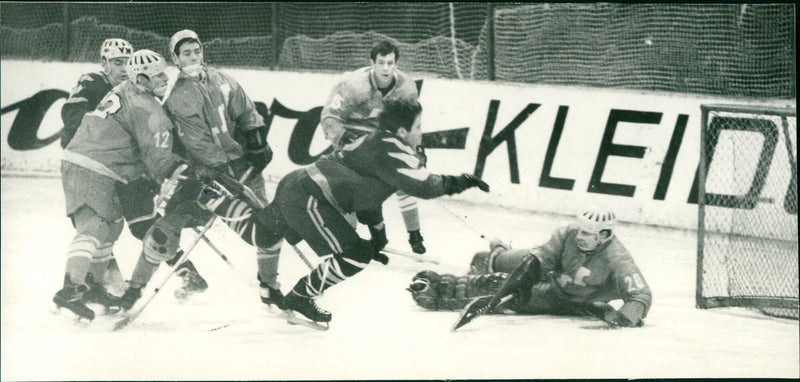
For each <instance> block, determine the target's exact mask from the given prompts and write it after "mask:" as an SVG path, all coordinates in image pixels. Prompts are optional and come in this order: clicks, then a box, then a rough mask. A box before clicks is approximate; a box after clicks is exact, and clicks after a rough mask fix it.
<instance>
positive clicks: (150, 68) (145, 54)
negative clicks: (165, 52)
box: [125, 49, 167, 82]
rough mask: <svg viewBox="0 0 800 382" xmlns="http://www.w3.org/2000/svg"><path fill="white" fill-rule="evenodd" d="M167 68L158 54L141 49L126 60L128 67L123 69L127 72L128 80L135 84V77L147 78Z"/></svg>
mask: <svg viewBox="0 0 800 382" xmlns="http://www.w3.org/2000/svg"><path fill="white" fill-rule="evenodd" d="M166 68H167V62H166V61H165V60H164V57H162V56H161V55H160V54H158V53H156V52H153V51H152V50H147V49H142V50H137V51H136V52H135V53H133V54H132V55H131V58H129V59H128V66H127V67H126V68H125V69H126V71H127V72H128V78H130V79H131V81H133V82H136V76H137V75H139V74H144V75H146V76H147V77H150V78H152V77H153V76H157V75H159V74H160V73H161V72H163V71H164V70H165V69H166Z"/></svg>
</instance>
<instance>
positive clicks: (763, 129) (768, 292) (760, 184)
mask: <svg viewBox="0 0 800 382" xmlns="http://www.w3.org/2000/svg"><path fill="white" fill-rule="evenodd" d="M704 113H707V114H706V115H707V117H706V118H707V120H706V121H707V123H706V127H705V128H706V134H705V139H704V140H703V143H702V144H703V145H704V147H705V149H706V153H707V154H706V158H707V159H706V161H707V167H706V168H707V170H706V176H705V181H703V180H702V179H701V180H700V184H705V189H704V193H705V197H704V198H703V199H702V213H701V214H700V224H699V229H700V230H701V232H702V235H701V236H699V237H700V240H701V243H700V247H699V248H700V251H701V253H700V257H699V261H700V262H701V263H700V266H699V267H698V272H700V274H699V275H698V281H699V285H698V288H699V293H698V305H699V306H701V307H714V306H749V307H755V308H758V309H760V310H762V311H763V312H765V313H767V314H770V315H776V316H781V317H789V318H795V319H796V318H798V311H799V309H798V288H800V285H799V284H798V243H797V162H796V158H797V144H796V142H797V118H796V115H795V112H794V110H792V111H791V112H788V111H787V112H786V113H778V112H773V111H768V110H761V111H759V110H743V111H739V112H737V111H735V110H730V109H716V110H715V109H714V108H712V109H710V110H706V111H704Z"/></svg>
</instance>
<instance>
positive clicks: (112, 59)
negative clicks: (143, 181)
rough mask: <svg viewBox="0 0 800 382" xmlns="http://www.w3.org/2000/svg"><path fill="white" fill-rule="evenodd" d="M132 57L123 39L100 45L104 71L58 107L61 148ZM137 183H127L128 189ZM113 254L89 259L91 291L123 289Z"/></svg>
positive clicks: (88, 77)
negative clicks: (90, 261) (99, 284)
mask: <svg viewBox="0 0 800 382" xmlns="http://www.w3.org/2000/svg"><path fill="white" fill-rule="evenodd" d="M132 53H133V46H132V45H131V44H130V43H129V42H127V41H125V40H123V39H118V38H110V39H106V40H105V41H103V44H102V45H101V46H100V65H101V67H102V68H103V70H102V71H98V72H91V73H85V74H83V75H81V77H80V78H79V79H78V84H77V85H76V86H75V88H74V89H72V93H71V94H70V96H69V98H68V99H67V101H66V102H65V103H64V106H62V107H61V120H62V121H63V122H64V129H63V130H61V147H62V148H65V147H67V144H68V143H69V141H70V140H72V137H73V136H74V135H75V132H76V131H77V130H78V126H80V124H81V121H82V120H83V116H84V114H86V113H89V112H91V111H92V110H94V108H95V107H97V104H98V103H100V100H101V99H103V97H105V95H106V94H107V93H108V92H109V91H110V90H111V88H113V87H114V86H117V85H119V84H120V83H122V82H123V81H125V80H126V79H128V74H127V73H126V71H125V64H127V63H128V58H129V57H130V56H131V54H132ZM139 183H140V182H130V183H128V187H130V186H132V185H134V184H139ZM120 185H122V186H125V184H124V183H121V182H120V183H117V186H118V187H119V186H120ZM134 187H135V186H134ZM151 204H152V203H151ZM151 211H152V209H151ZM125 212H126V211H123V215H124V216H126V217H127V215H126V214H125ZM112 250H113V248H112V243H101V244H100V247H99V248H98V249H97V255H96V257H93V258H92V265H91V267H90V269H89V274H91V279H92V280H91V283H90V284H89V286H90V288H89V289H90V290H92V291H100V289H99V288H94V287H93V285H92V283H94V282H99V283H102V284H103V286H105V287H106V288H111V289H115V290H117V291H119V290H120V289H122V290H124V289H125V285H124V284H125V280H124V278H123V277H122V274H121V273H120V271H119V266H118V265H117V260H116V258H114V254H113V252H112ZM97 298H101V299H102V298H103V295H102V294H96V293H87V294H86V295H85V296H84V301H85V302H95V301H92V300H94V299H97Z"/></svg>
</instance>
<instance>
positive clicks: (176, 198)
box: [158, 162, 203, 213]
mask: <svg viewBox="0 0 800 382" xmlns="http://www.w3.org/2000/svg"><path fill="white" fill-rule="evenodd" d="M170 173H171V175H170V176H169V178H167V179H164V182H163V183H162V184H161V191H160V192H159V195H158V207H160V208H164V212H165V213H170V212H172V211H173V210H174V209H175V207H177V206H178V205H180V204H182V203H183V202H186V201H194V199H195V198H196V197H197V195H198V194H199V193H200V191H201V190H202V189H203V183H202V182H201V181H200V180H198V178H197V175H196V174H195V172H194V170H193V169H192V167H190V166H189V165H188V164H187V163H182V162H179V163H177V164H176V165H175V166H174V167H173V169H172V171H171V172H170Z"/></svg>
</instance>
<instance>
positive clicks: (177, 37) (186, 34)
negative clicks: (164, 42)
mask: <svg viewBox="0 0 800 382" xmlns="http://www.w3.org/2000/svg"><path fill="white" fill-rule="evenodd" d="M186 39H189V40H194V41H197V43H198V44H200V46H201V47H202V46H203V43H202V42H200V37H198V36H197V33H194V31H190V30H188V29H184V30H182V31H178V32H177V33H175V34H174V35H172V37H171V38H170V39H169V51H170V52H172V53H173V54H175V55H177V54H178V52H176V51H175V48H176V47H177V46H178V43H179V42H181V41H183V40H186Z"/></svg>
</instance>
